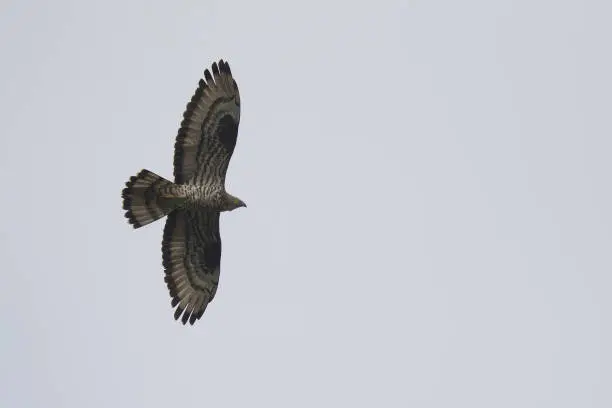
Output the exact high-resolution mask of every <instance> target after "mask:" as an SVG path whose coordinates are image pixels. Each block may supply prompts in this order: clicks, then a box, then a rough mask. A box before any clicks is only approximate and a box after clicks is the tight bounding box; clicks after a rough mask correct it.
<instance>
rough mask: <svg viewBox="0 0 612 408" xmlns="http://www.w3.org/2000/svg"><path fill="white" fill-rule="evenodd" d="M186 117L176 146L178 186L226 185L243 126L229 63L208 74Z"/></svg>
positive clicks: (175, 165) (237, 94) (201, 82)
mask: <svg viewBox="0 0 612 408" xmlns="http://www.w3.org/2000/svg"><path fill="white" fill-rule="evenodd" d="M183 118H184V119H183V122H181V128H180V129H179V132H178V135H177V137H176V143H175V145H174V178H175V180H174V181H175V183H177V184H217V183H219V184H221V185H224V183H225V173H226V172H227V166H228V164H229V161H230V158H231V157H232V153H233V152H234V147H235V146H236V137H237V136H238V124H239V123H240V94H239V93H238V85H237V84H236V81H235V80H234V78H233V77H232V72H231V71H230V67H229V65H228V63H227V62H225V61H223V60H220V61H219V64H217V63H216V62H214V63H213V64H212V74H211V73H210V71H209V70H208V69H206V70H205V71H204V79H200V83H199V87H198V89H197V90H196V91H195V94H194V95H193V97H192V98H191V102H189V103H188V104H187V109H186V110H185V113H184V114H183Z"/></svg>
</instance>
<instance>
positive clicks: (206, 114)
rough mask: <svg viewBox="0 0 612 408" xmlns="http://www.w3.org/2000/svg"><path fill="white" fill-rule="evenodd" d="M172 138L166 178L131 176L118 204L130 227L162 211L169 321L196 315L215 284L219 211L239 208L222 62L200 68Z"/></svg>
mask: <svg viewBox="0 0 612 408" xmlns="http://www.w3.org/2000/svg"><path fill="white" fill-rule="evenodd" d="M204 78H205V79H201V80H200V83H199V87H198V89H197V90H196V92H195V94H194V96H193V98H192V99H191V102H189V103H188V104H187V109H186V111H185V113H184V115H183V116H184V120H183V122H182V123H181V128H180V130H179V132H178V136H177V137H176V144H175V152H174V178H175V180H174V182H171V181H169V180H166V179H164V178H163V177H160V176H158V175H157V174H155V173H153V172H150V171H148V170H142V171H141V172H140V173H138V174H137V175H136V176H134V177H131V178H130V180H129V181H128V182H127V183H126V188H125V189H124V190H123V193H122V197H123V208H124V209H125V210H126V214H125V215H126V217H127V218H128V221H129V222H130V224H132V225H133V226H134V228H140V227H142V226H144V225H147V224H149V223H151V222H153V221H155V220H157V219H160V218H162V217H164V216H168V219H167V221H166V226H165V228H164V238H163V241H162V254H163V265H164V269H165V272H166V277H165V281H166V284H167V286H168V289H169V291H170V296H171V297H172V306H173V307H176V312H175V314H174V317H175V319H178V318H179V317H181V315H182V319H181V320H182V322H183V324H185V323H187V322H188V321H189V323H190V324H193V323H194V322H195V321H196V320H198V319H199V318H200V317H202V314H203V313H204V311H205V310H206V307H207V305H208V304H209V303H210V302H211V301H212V300H213V298H214V296H215V293H216V291H217V286H218V284H219V273H220V263H221V236H220V234H219V215H220V213H221V212H224V211H232V210H234V209H236V208H240V207H246V205H245V204H244V202H242V201H241V200H240V199H238V198H237V197H234V196H232V195H231V194H229V193H227V191H226V190H225V174H226V172H227V167H228V165H229V161H230V159H231V156H232V153H233V151H234V147H235V145H236V138H237V136H238V124H239V122H240V95H239V93H238V85H237V84H236V81H235V80H234V79H233V77H232V73H231V71H230V68H229V65H228V64H227V63H226V62H224V61H223V60H221V61H219V64H218V65H217V63H216V62H215V63H213V64H212V74H211V73H210V71H209V70H205V71H204Z"/></svg>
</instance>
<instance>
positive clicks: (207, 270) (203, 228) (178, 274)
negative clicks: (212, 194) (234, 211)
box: [162, 209, 221, 324]
mask: <svg viewBox="0 0 612 408" xmlns="http://www.w3.org/2000/svg"><path fill="white" fill-rule="evenodd" d="M162 254H163V263H164V269H165V271H166V277H165V281H166V284H167V286H168V290H169V291H170V296H171V297H172V307H176V311H175V313H174V318H175V319H177V320H178V319H179V318H180V317H181V315H182V318H181V321H182V322H183V324H185V323H187V322H188V321H189V324H193V323H194V322H195V321H196V320H198V319H199V318H201V317H202V315H203V314H204V311H205V310H206V306H208V303H210V302H211V301H212V300H213V298H214V297H215V293H216V292H217V286H218V285H219V273H220V263H221V237H220V235H219V213H218V212H210V211H204V210H201V209H197V210H175V211H173V212H172V213H170V215H169V216H168V219H167V221H166V227H165V228H164V240H163V243H162Z"/></svg>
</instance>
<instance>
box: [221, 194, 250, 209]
mask: <svg viewBox="0 0 612 408" xmlns="http://www.w3.org/2000/svg"><path fill="white" fill-rule="evenodd" d="M246 206H247V205H246V204H245V203H244V201H242V200H241V199H239V198H238V197H234V196H233V195H231V194H228V195H227V196H226V200H225V208H226V211H233V210H235V209H236V208H240V207H246Z"/></svg>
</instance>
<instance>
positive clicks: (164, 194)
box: [121, 170, 185, 228]
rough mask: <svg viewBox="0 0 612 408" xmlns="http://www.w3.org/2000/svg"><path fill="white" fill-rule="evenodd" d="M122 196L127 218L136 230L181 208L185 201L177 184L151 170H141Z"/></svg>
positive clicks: (131, 179)
mask: <svg viewBox="0 0 612 408" xmlns="http://www.w3.org/2000/svg"><path fill="white" fill-rule="evenodd" d="M125 186H126V187H125V188H124V189H123V192H122V194H121V196H122V197H123V209H124V210H125V217H126V218H127V219H128V222H129V223H130V224H132V225H133V226H134V228H140V227H142V226H145V225H147V224H150V223H152V222H153V221H155V220H158V219H160V218H162V217H164V216H166V215H168V214H169V213H170V212H172V210H174V209H175V208H177V207H179V206H180V205H181V204H183V202H184V201H185V198H184V197H181V196H180V195H179V194H177V193H178V191H177V190H178V189H177V188H175V187H177V185H176V184H174V183H173V182H171V181H169V180H166V179H165V178H163V177H160V176H158V175H157V174H155V173H153V172H150V171H149V170H141V171H140V173H138V174H137V175H136V176H132V177H130V180H129V181H128V182H127V183H125Z"/></svg>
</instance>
